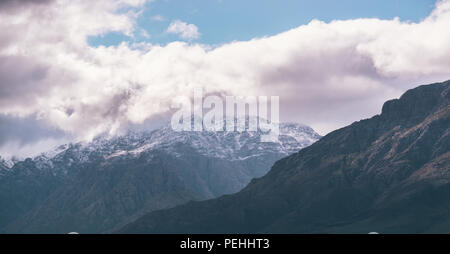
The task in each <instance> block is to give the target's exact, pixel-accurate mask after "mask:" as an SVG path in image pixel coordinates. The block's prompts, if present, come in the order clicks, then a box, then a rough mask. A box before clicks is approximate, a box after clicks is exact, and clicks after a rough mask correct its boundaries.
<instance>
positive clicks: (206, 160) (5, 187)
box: [0, 124, 320, 233]
mask: <svg viewBox="0 0 450 254" xmlns="http://www.w3.org/2000/svg"><path fill="white" fill-rule="evenodd" d="M280 132H281V135H280V137H279V140H280V142H278V143H261V142H260V136H261V132H175V131H173V130H172V129H171V128H170V126H165V127H163V128H160V129H157V130H155V131H149V132H145V131H144V132H130V133H128V134H127V135H124V136H119V137H115V138H106V137H98V138H96V139H95V140H93V141H92V142H90V143H76V144H67V145H63V146H60V147H58V148H57V149H55V150H54V151H51V152H47V153H44V154H42V155H39V156H37V157H35V158H28V159H26V160H23V161H17V162H15V163H14V165H13V166H12V167H10V166H8V164H9V165H11V163H6V162H5V161H3V160H0V162H1V163H0V231H1V232H5V233H68V232H71V231H76V232H79V233H102V232H110V231H112V230H114V229H116V228H120V227H121V226H123V225H125V224H127V223H129V222H131V221H133V220H135V219H136V218H138V217H140V216H141V215H143V214H145V213H147V212H150V211H154V210H158V209H164V208H169V207H173V206H176V205H179V204H183V203H186V202H188V201H190V200H205V199H211V198H215V197H218V196H220V195H223V194H230V193H235V192H237V191H239V190H241V189H242V188H244V187H245V186H246V185H247V184H248V183H249V182H250V180H251V179H252V178H254V177H260V176H262V175H264V174H266V173H267V171H268V170H269V168H270V166H271V165H273V163H274V162H275V161H277V160H278V159H281V158H283V157H285V156H287V155H289V154H292V153H294V152H297V151H298V150H300V149H302V148H304V147H306V146H308V145H310V144H311V143H313V142H315V141H316V140H318V139H319V138H320V136H319V135H318V134H317V133H315V132H314V131H313V130H312V129H311V128H309V127H307V126H303V125H299V124H281V125H280Z"/></svg>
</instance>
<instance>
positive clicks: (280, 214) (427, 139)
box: [117, 81, 450, 234]
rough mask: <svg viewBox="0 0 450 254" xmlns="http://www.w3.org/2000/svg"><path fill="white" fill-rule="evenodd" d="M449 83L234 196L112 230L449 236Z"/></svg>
mask: <svg viewBox="0 0 450 254" xmlns="http://www.w3.org/2000/svg"><path fill="white" fill-rule="evenodd" d="M449 102H450V81H447V82H444V83H437V84H431V85H426V86H420V87H417V88H415V89H412V90H409V91H407V92H406V93H405V94H403V95H402V96H401V98H399V99H395V100H391V101H388V102H386V103H385V104H384V105H383V108H382V113H381V114H380V115H376V116H374V117H372V118H370V119H366V120H362V121H359V122H355V123H353V124H351V125H350V126H347V127H345V128H342V129H339V130H336V131H334V132H332V133H330V134H328V135H326V136H325V137H323V138H322V139H320V140H319V141H317V142H316V143H314V144H313V145H311V146H309V147H307V148H305V149H302V150H300V151H299V152H298V153H295V154H293V155H290V156H288V157H286V158H284V159H281V160H279V161H277V162H276V163H275V164H274V166H273V167H272V168H271V170H270V171H269V172H268V173H267V174H266V175H265V176H263V177H261V178H258V179H255V180H252V181H251V183H250V184H249V185H248V186H247V187H246V188H244V189H243V190H241V191H240V192H238V193H236V194H233V195H225V196H222V197H220V198H217V199H212V200H207V201H199V202H189V203H187V204H184V205H181V206H177V207H174V208H171V209H165V210H160V211H154V212H151V213H149V214H147V215H145V216H143V217H141V218H139V219H137V220H136V221H135V222H133V223H130V224H128V225H126V226H125V227H123V228H122V229H120V230H118V231H117V232H118V233H364V234H365V233H368V232H372V231H376V232H380V233H450V130H449V127H450V104H449Z"/></svg>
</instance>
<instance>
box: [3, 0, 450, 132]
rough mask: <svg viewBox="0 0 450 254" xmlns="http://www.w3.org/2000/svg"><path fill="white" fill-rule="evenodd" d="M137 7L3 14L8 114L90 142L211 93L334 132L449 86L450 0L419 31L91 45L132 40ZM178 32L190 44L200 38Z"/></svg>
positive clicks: (318, 28)
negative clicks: (106, 38) (421, 88)
mask: <svg viewBox="0 0 450 254" xmlns="http://www.w3.org/2000/svg"><path fill="white" fill-rule="evenodd" d="M128 2H129V1H128ZM133 4H138V5H137V6H140V5H139V4H142V2H136V3H133ZM124 6H125V7H128V8H124ZM133 6H134V5H133ZM133 6H131V7H133ZM129 8H130V6H129V5H127V2H124V1H106V0H102V1H95V2H92V1H69V0H59V1H55V2H49V3H48V5H47V6H34V7H33V8H24V9H22V10H21V11H20V12H19V13H14V14H8V13H2V14H0V30H1V31H2V36H1V38H0V92H1V93H0V114H8V115H10V116H16V117H24V116H30V115H36V116H37V117H38V118H39V119H40V121H46V122H48V123H49V124H51V125H52V126H54V127H56V128H58V129H60V130H63V131H64V132H66V133H68V134H70V135H73V136H75V137H77V139H90V138H92V137H94V136H95V135H98V134H99V133H102V132H108V133H111V134H114V133H117V132H118V131H120V130H121V129H123V128H126V126H128V125H129V124H140V123H143V122H144V121H148V119H152V118H153V117H157V116H160V115H161V114H165V113H167V112H168V111H169V106H170V102H171V99H172V98H173V97H175V96H176V95H179V94H186V95H191V94H192V91H193V88H194V87H197V86H203V87H204V90H205V91H206V92H211V93H222V94H223V93H227V94H234V95H245V94H248V95H279V96H280V103H281V105H280V106H281V112H280V113H281V118H282V120H297V121H301V122H303V123H306V124H309V125H311V126H312V127H313V128H315V129H317V130H318V131H319V132H321V133H322V134H325V133H326V132H328V131H330V130H333V129H335V128H338V127H342V126H344V125H346V124H349V123H351V122H352V121H355V120H359V119H361V118H363V117H369V116H371V115H373V114H376V113H378V112H380V109H381V105H382V103H383V102H384V101H385V100H387V99H390V98H392V97H395V96H398V95H400V94H401V93H402V92H404V91H405V90H406V89H408V88H412V87H414V86H416V85H419V84H423V83H427V82H433V81H439V80H444V79H448V78H450V48H449V47H448V45H450V29H448V27H449V26H450V1H442V2H439V3H438V5H437V7H436V9H435V10H434V11H433V13H432V14H431V15H430V16H429V17H428V18H426V19H424V20H423V21H421V22H418V23H412V22H402V21H399V20H398V19H394V20H379V19H357V20H347V21H333V22H331V23H324V22H321V21H312V22H311V23H309V24H307V25H303V26H300V27H298V28H295V29H292V30H289V31H286V32H283V33H280V34H278V35H275V36H271V37H265V38H255V39H253V40H250V41H242V42H232V43H228V44H225V45H222V46H219V47H217V48H211V47H210V46H207V45H199V44H191V43H185V42H173V43H170V44H168V45H165V46H161V45H151V44H149V43H140V44H132V45H130V44H127V43H122V44H120V45H118V46H111V47H103V46H100V47H97V48H95V47H91V46H89V45H88V44H87V42H86V38H87V37H88V36H91V35H99V34H104V33H107V32H109V31H117V32H122V33H125V34H133V33H134V32H135V30H136V25H135V19H136V16H137V13H138V9H134V8H131V9H129ZM124 9H126V11H123V10H124ZM181 23H183V22H181ZM183 24H185V23H183ZM186 26H188V27H189V26H190V25H187V24H185V25H181V27H186ZM176 27H178V28H173V31H178V33H180V35H181V36H184V37H185V38H194V37H196V36H194V35H195V34H196V33H198V31H197V30H196V29H193V28H191V31H190V32H186V33H187V34H185V35H183V33H184V32H185V31H186V29H181V28H179V27H180V25H176ZM187 30H189V29H187ZM138 31H139V30H138ZM193 34H194V35H193ZM197 36H198V35H197Z"/></svg>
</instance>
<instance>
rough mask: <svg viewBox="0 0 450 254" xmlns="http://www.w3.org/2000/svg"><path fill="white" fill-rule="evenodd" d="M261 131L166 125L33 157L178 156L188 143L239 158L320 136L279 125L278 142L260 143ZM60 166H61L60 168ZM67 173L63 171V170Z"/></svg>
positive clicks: (41, 163) (295, 147)
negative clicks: (181, 146) (155, 153)
mask: <svg viewBox="0 0 450 254" xmlns="http://www.w3.org/2000/svg"><path fill="white" fill-rule="evenodd" d="M261 134H262V133H261V132H260V131H257V132H237V131H233V132H207V131H202V132H194V131H192V132H186V131H183V132H176V131H173V130H172V129H171V127H170V126H169V125H167V126H164V127H162V128H160V129H157V130H155V131H152V132H129V133H128V134H126V135H123V136H118V137H113V138H107V137H98V138H95V139H94V140H93V141H92V142H89V143H76V144H66V145H62V146H59V147H57V148H55V149H54V150H52V151H49V152H45V153H42V154H41V155H39V156H37V157H35V158H33V161H35V162H36V164H37V167H38V168H53V167H55V166H57V165H58V166H59V167H58V168H68V167H70V166H72V165H73V164H79V163H86V162H89V161H90V160H93V159H100V158H101V159H105V160H108V159H111V158H114V157H120V156H137V155H139V154H140V153H142V152H145V151H149V150H155V149H158V150H164V151H167V152H170V153H171V154H173V155H174V156H181V155H182V153H183V151H180V150H179V149H178V148H179V144H185V145H188V146H190V147H191V148H192V149H194V150H195V151H196V152H198V153H200V154H203V155H205V156H208V157H213V158H221V159H225V160H230V161H234V160H243V159H247V158H249V157H258V156H262V155H264V154H267V153H277V154H281V155H289V154H292V153H294V152H297V151H299V150H300V149H302V148H304V147H306V146H309V145H311V144H312V143H314V142H315V141H317V140H318V139H319V138H320V135H318V134H317V133H316V132H315V131H314V130H313V129H312V128H310V127H308V126H304V125H300V124H296V123H282V124H280V136H279V142H277V143H267V142H260V136H261ZM61 166H62V167H61ZM64 173H67V172H64Z"/></svg>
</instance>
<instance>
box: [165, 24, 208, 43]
mask: <svg viewBox="0 0 450 254" xmlns="http://www.w3.org/2000/svg"><path fill="white" fill-rule="evenodd" d="M167 32H168V33H172V34H178V35H179V36H180V37H181V38H182V39H188V40H191V39H198V38H199V37H200V33H199V32H198V28H197V26H195V25H194V24H188V23H186V22H183V21H180V20H175V21H173V22H172V23H170V25H169V27H168V28H167Z"/></svg>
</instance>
